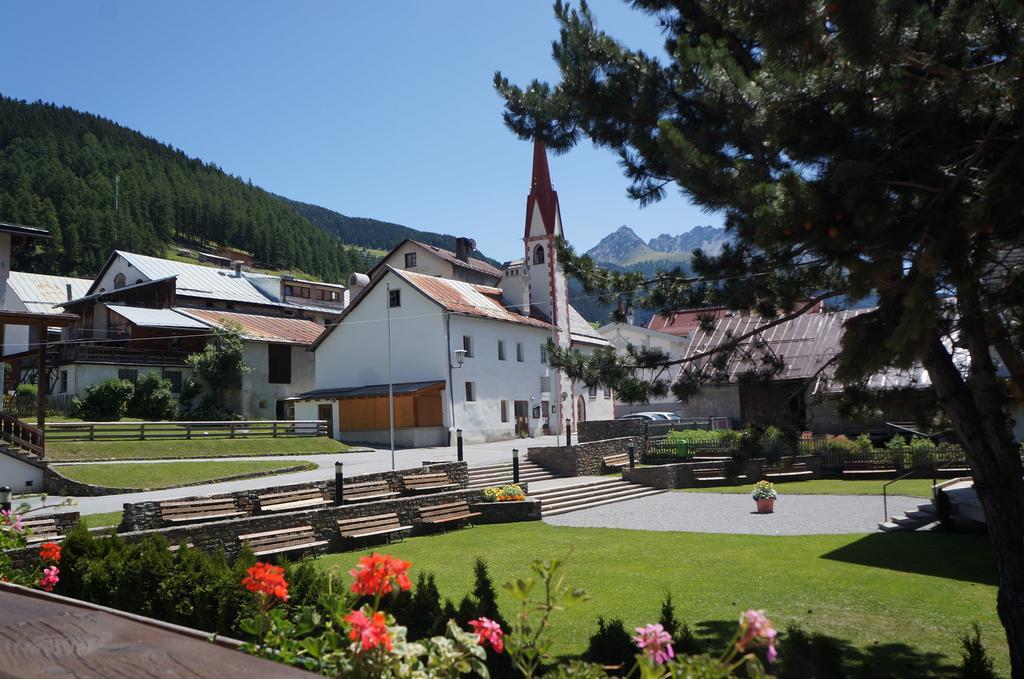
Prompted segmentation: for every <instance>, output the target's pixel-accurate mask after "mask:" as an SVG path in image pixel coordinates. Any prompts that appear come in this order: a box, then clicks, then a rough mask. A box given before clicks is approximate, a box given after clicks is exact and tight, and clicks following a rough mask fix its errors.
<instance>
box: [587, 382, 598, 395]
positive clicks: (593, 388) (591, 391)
mask: <svg viewBox="0 0 1024 679" xmlns="http://www.w3.org/2000/svg"><path fill="white" fill-rule="evenodd" d="M587 392H588V393H587V395H588V396H589V397H590V398H597V385H596V384H591V385H590V386H589V387H587Z"/></svg>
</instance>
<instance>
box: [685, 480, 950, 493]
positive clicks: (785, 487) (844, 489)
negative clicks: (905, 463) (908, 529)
mask: <svg viewBox="0 0 1024 679" xmlns="http://www.w3.org/2000/svg"><path fill="white" fill-rule="evenodd" d="M884 483H885V480H884V479H879V480H873V481H868V480H863V479H861V480H853V481H844V480H842V479H814V480H813V481H790V482H788V483H777V484H775V490H777V491H779V495H786V494H789V495H881V494H882V485H883V484H884ZM753 489H754V487H753V486H752V485H750V486H714V487H707V488H684V489H682V490H684V491H686V492H688V493H749V492H751V491H752V490H753ZM886 492H887V493H888V494H889V495H909V496H910V497H931V496H932V480H931V479H903V480H902V481H897V482H896V483H893V484H891V485H890V486H889V487H888V488H887V489H886Z"/></svg>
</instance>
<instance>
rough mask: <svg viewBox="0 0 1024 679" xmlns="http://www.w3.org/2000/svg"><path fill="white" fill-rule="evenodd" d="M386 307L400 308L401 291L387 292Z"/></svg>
mask: <svg viewBox="0 0 1024 679" xmlns="http://www.w3.org/2000/svg"><path fill="white" fill-rule="evenodd" d="M388 306H389V307H391V308H392V309H395V308H397V307H400V306H402V291H401V290H400V289H399V290H388Z"/></svg>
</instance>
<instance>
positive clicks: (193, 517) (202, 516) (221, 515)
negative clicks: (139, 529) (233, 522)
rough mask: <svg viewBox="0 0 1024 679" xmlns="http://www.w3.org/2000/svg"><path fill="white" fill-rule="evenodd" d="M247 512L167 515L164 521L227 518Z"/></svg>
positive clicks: (180, 521) (179, 521)
mask: <svg viewBox="0 0 1024 679" xmlns="http://www.w3.org/2000/svg"><path fill="white" fill-rule="evenodd" d="M244 514H245V512H230V513H226V514H203V515H196V516H174V517H169V516H165V517H163V518H164V521H170V522H171V523H185V522H188V521H200V520H206V519H226V518H229V517H232V516H243V515H244Z"/></svg>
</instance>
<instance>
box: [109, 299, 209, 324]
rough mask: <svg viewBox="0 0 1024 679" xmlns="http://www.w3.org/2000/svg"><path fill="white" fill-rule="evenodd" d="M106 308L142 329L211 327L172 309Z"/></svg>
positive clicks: (115, 306)
mask: <svg viewBox="0 0 1024 679" xmlns="http://www.w3.org/2000/svg"><path fill="white" fill-rule="evenodd" d="M104 306H105V307H107V308H108V309H110V310H111V311H113V312H114V313H116V314H117V315H118V316H123V317H124V318H126V319H128V320H129V321H131V322H132V324H134V325H137V326H139V327H141V328H175V329H179V330H209V329H210V326H209V325H207V324H206V323H203V322H202V321H199V320H197V319H195V318H191V317H189V316H185V315H184V314H179V313H178V312H177V311H174V310H172V309H150V308H147V307H134V306H124V305H123V304H104Z"/></svg>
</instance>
